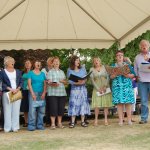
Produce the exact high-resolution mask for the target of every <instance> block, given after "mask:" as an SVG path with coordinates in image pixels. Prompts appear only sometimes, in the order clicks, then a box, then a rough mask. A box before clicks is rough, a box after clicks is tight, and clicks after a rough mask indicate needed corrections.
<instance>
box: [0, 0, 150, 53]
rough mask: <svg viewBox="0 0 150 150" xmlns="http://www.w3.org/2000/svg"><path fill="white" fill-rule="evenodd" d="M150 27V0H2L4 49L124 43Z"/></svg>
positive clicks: (0, 16)
mask: <svg viewBox="0 0 150 150" xmlns="http://www.w3.org/2000/svg"><path fill="white" fill-rule="evenodd" d="M149 29H150V0H0V50H2V49H30V48H32V49H38V48H40V49H45V48H50V49H52V48H108V47H109V46H111V45H112V44H113V43H114V42H115V41H120V42H121V47H124V45H125V44H127V43H128V42H129V41H131V40H132V39H134V38H135V37H137V36H139V35H140V34H142V33H143V32H146V31H147V30H149Z"/></svg>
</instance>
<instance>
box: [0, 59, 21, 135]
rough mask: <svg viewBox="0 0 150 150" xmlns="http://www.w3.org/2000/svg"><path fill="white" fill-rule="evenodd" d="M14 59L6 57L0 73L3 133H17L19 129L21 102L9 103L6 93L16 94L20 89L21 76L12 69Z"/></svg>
mask: <svg viewBox="0 0 150 150" xmlns="http://www.w3.org/2000/svg"><path fill="white" fill-rule="evenodd" d="M14 64H15V60H14V58H12V57H10V56H7V57H5V58H4V66H5V69H4V70H2V71H1V72H0V80H1V81H2V91H3V97H2V99H3V108H4V131H5V132H10V131H13V132H17V131H18V129H19V113H20V103H21V100H17V101H15V102H12V103H9V101H8V97H7V94H6V93H7V92H8V91H11V92H12V93H13V94H16V93H17V92H18V91H19V90H20V89H21V87H22V74H21V72H20V71H19V70H17V69H15V68H14Z"/></svg>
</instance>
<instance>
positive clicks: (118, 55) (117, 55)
mask: <svg viewBox="0 0 150 150" xmlns="http://www.w3.org/2000/svg"><path fill="white" fill-rule="evenodd" d="M116 56H124V55H123V54H117V55H116Z"/></svg>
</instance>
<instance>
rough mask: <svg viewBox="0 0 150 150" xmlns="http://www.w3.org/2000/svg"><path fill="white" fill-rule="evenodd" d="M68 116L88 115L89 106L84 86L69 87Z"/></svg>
mask: <svg viewBox="0 0 150 150" xmlns="http://www.w3.org/2000/svg"><path fill="white" fill-rule="evenodd" d="M68 115H69V116H79V115H90V105H89V100H88V96H87V89H86V87H85V85H82V86H75V85H72V86H71V91H70V98H69V107H68Z"/></svg>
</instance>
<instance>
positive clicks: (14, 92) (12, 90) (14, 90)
mask: <svg viewBox="0 0 150 150" xmlns="http://www.w3.org/2000/svg"><path fill="white" fill-rule="evenodd" d="M10 91H11V92H12V93H13V94H16V93H17V92H18V91H19V90H18V89H12V88H11V89H10Z"/></svg>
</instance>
